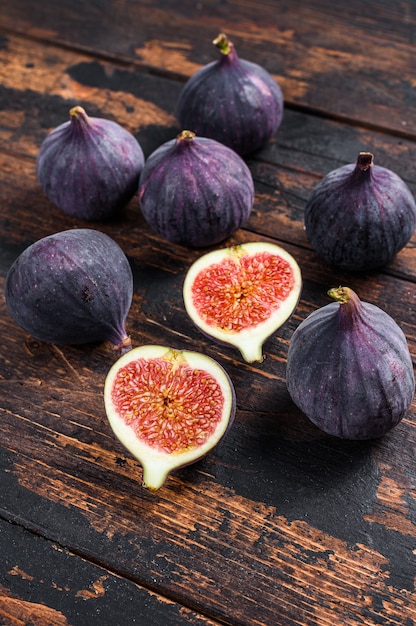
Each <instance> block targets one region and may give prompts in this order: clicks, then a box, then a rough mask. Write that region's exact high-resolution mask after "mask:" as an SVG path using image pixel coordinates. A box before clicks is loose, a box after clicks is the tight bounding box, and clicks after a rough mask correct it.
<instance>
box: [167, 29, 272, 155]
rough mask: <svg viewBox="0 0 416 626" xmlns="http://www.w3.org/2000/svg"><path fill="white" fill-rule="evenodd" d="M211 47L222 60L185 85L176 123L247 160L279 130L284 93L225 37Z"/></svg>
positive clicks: (201, 69)
mask: <svg viewBox="0 0 416 626" xmlns="http://www.w3.org/2000/svg"><path fill="white" fill-rule="evenodd" d="M213 43H214V44H215V45H216V46H217V47H218V49H219V50H220V53H221V54H220V56H219V58H218V59H217V60H216V61H212V62H211V63H208V64H207V65H205V66H203V67H201V68H200V69H199V70H197V71H196V72H195V73H194V74H193V75H192V76H191V77H190V78H189V79H188V81H187V82H186V83H185V85H184V87H183V89H182V91H181V93H180V95H179V100H178V104H177V118H178V120H179V123H180V125H181V127H182V128H190V129H191V130H193V131H195V132H196V133H197V135H201V136H203V137H210V138H211V139H216V140H217V141H220V142H221V143H223V144H225V145H227V146H229V147H230V148H232V149H233V150H235V151H236V152H237V153H238V154H241V155H247V154H250V153H252V152H254V151H255V150H258V149H259V148H261V147H262V146H264V145H265V144H266V143H267V142H268V141H269V140H270V139H271V138H272V137H273V135H274V134H275V133H276V131H277V129H278V128H279V126H280V124H281V122H282V118H283V108H284V101H283V94H282V90H281V88H280V86H279V84H278V83H277V82H276V81H275V79H274V78H273V77H272V75H271V74H270V73H269V72H268V71H267V70H266V69H265V68H264V67H262V66H260V65H258V64H257V63H253V62H251V61H248V60H245V59H242V58H240V57H239V56H238V55H237V52H236V49H235V47H234V45H233V43H232V42H231V41H230V40H229V39H228V38H227V36H226V35H225V34H224V33H220V34H219V35H218V37H217V38H216V39H215V40H214V41H213Z"/></svg>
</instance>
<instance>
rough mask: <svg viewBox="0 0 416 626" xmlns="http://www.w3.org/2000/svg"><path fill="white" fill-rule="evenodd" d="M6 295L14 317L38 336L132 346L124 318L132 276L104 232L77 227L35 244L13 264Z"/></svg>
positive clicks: (53, 340)
mask: <svg viewBox="0 0 416 626" xmlns="http://www.w3.org/2000/svg"><path fill="white" fill-rule="evenodd" d="M5 295H6V304H7V307H8V310H9V312H10V314H11V316H12V318H13V319H14V321H15V322H16V323H17V324H18V325H19V326H21V327H22V328H23V329H24V330H25V331H26V332H28V333H30V334H31V335H32V336H33V337H35V338H36V339H38V340H39V341H44V342H46V343H53V344H82V343H89V342H96V341H109V342H111V343H112V344H113V346H114V348H116V349H119V350H120V351H121V352H124V351H126V350H128V349H129V348H130V347H131V341H130V338H129V337H128V336H127V333H126V329H125V322H126V317H127V314H128V312H129V309H130V305H131V301H132V296H133V275H132V271H131V268H130V265H129V262H128V260H127V257H126V256H125V254H124V252H123V251H122V249H121V248H120V246H119V245H118V244H117V243H116V242H115V241H114V240H113V239H111V238H110V237H109V236H108V235H105V234H104V233H101V232H99V231H96V230H93V229H89V228H75V229H72V230H67V231H62V232H58V233H55V234H53V235H48V236H46V237H44V238H42V239H39V240H38V241H36V242H35V243H33V244H31V245H30V246H29V247H28V248H26V249H25V250H24V251H23V252H22V253H21V254H20V255H19V256H18V257H17V259H16V260H15V261H14V263H13V264H12V265H11V267H10V268H9V271H8V273H7V276H6V284H5Z"/></svg>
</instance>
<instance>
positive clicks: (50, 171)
mask: <svg viewBox="0 0 416 626" xmlns="http://www.w3.org/2000/svg"><path fill="white" fill-rule="evenodd" d="M69 116H70V119H69V121H67V122H64V123H63V124H61V125H60V126H58V127H57V128H55V129H54V130H53V131H52V132H50V133H49V135H48V136H47V137H46V138H45V139H44V141H43V143H42V145H41V147H40V149H39V152H38V156H37V161H36V173H37V177H38V181H39V183H40V186H41V187H42V190H43V191H44V193H45V195H46V196H47V197H48V198H49V199H50V200H51V202H53V203H54V204H55V205H56V206H57V207H59V208H60V209H61V210H62V211H63V212H64V213H66V214H67V215H70V216H71V217H76V218H79V219H84V220H88V221H94V220H102V219H107V218H109V217H112V216H114V215H116V214H117V213H118V212H119V211H121V209H122V208H123V207H124V206H125V205H126V204H127V203H128V202H129V200H131V198H132V197H133V196H134V194H135V193H136V191H137V186H138V184H139V176H140V172H141V171H142V169H143V165H144V154H143V151H142V148H141V146H140V144H139V143H138V141H137V139H136V138H135V137H134V136H133V135H132V134H131V133H130V132H129V131H127V130H126V129H125V128H123V127H122V126H120V124H118V123H117V122H113V121H112V120H107V119H104V118H98V117H89V116H88V115H87V114H86V112H85V110H84V109H83V108H82V107H81V106H75V107H73V108H72V109H71V110H70V112H69Z"/></svg>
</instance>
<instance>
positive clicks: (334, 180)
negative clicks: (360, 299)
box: [305, 152, 416, 272]
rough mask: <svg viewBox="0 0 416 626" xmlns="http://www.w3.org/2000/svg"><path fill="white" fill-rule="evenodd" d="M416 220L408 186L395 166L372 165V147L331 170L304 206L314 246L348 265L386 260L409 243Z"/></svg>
mask: <svg viewBox="0 0 416 626" xmlns="http://www.w3.org/2000/svg"><path fill="white" fill-rule="evenodd" d="M415 225H416V203H415V200H414V197H413V195H412V193H411V191H410V189H409V187H408V186H407V185H406V183H405V182H404V181H403V180H402V179H401V178H400V177H399V176H398V175H397V174H395V173H394V172H392V171H391V170H388V169H386V168H384V167H380V166H378V165H374V157H373V155H372V154H371V153H370V152H360V153H359V155H358V158H357V161H356V163H355V164H348V165H344V166H342V167H339V168H337V169H335V170H333V171H331V172H329V174H327V175H326V176H325V177H324V178H323V179H322V180H321V181H320V182H319V183H318V184H317V185H316V187H315V188H314V190H313V191H312V194H311V196H310V198H309V200H308V202H307V204H306V207H305V230H306V234H307V236H308V239H309V241H310V243H311V246H312V247H313V249H314V250H315V252H316V253H317V254H318V255H319V256H320V257H321V258H322V259H323V260H324V261H326V262H327V263H328V264H329V265H332V266H334V267H337V268H339V269H342V270H347V271H357V272H364V271H369V270H372V269H376V268H378V267H382V266H383V265H386V264H387V263H388V262H390V261H391V260H392V259H393V258H394V256H395V255H396V254H397V253H398V252H399V251H400V250H401V249H402V248H403V247H404V246H405V245H406V244H407V243H408V241H409V240H410V238H411V236H412V234H413V231H414V229H415Z"/></svg>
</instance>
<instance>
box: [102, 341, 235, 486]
mask: <svg viewBox="0 0 416 626" xmlns="http://www.w3.org/2000/svg"><path fill="white" fill-rule="evenodd" d="M104 403H105V409H106V413H107V417H108V420H109V423H110V425H111V427H112V429H113V431H114V433H115V435H116V436H117V437H118V438H119V440H120V441H121V443H122V444H123V445H124V446H125V447H126V448H127V449H128V450H129V452H130V453H131V454H132V455H133V456H134V457H136V458H137V459H138V461H139V462H140V464H141V465H142V467H143V486H144V487H146V488H147V489H150V490H153V491H154V490H157V489H159V488H160V487H161V486H162V485H163V483H164V482H165V480H166V478H167V476H168V474H169V473H170V472H171V471H172V470H174V469H177V468H179V467H183V466H185V465H189V464H191V463H194V462H195V461H198V460H199V459H200V458H202V457H203V456H205V455H206V454H207V453H208V452H209V451H210V450H212V448H214V446H216V445H217V444H218V443H219V441H220V440H221V439H222V437H223V436H224V435H225V433H226V432H227V430H228V429H229V427H230V426H231V424H232V422H233V419H234V415H235V391H234V387H233V384H232V382H231V380H230V378H229V376H228V374H227V373H226V371H225V370H224V369H223V367H222V366H221V365H220V364H219V363H217V361H215V360H214V359H212V358H211V357H208V356H206V355H204V354H201V353H198V352H191V351H187V350H176V349H174V348H169V347H165V346H158V345H145V346H139V347H137V348H134V349H133V350H131V351H130V352H128V353H126V354H124V355H123V356H122V357H120V358H119V359H118V361H116V363H114V365H113V366H112V367H111V369H110V370H109V372H108V374H107V377H106V381H105V386H104Z"/></svg>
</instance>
